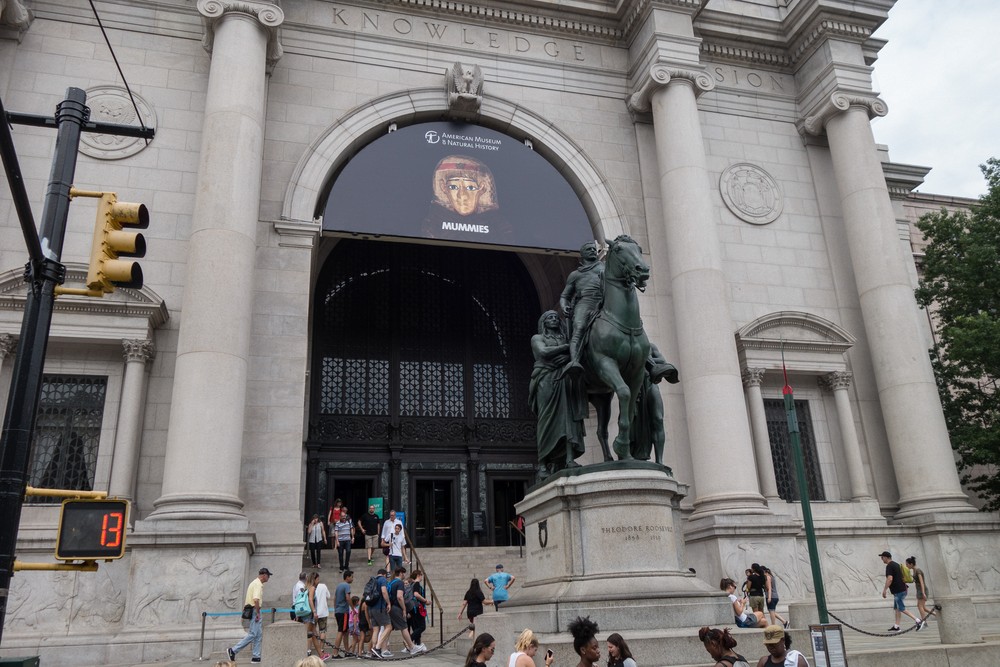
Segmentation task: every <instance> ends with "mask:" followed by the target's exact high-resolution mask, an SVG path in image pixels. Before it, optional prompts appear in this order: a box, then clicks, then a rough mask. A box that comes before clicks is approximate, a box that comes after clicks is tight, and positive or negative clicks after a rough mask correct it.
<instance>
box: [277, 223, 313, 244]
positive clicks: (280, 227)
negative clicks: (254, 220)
mask: <svg viewBox="0 0 1000 667" xmlns="http://www.w3.org/2000/svg"><path fill="white" fill-rule="evenodd" d="M271 226H272V227H273V228H274V232H275V233H276V234H277V235H278V245H279V246H281V247H282V248H307V249H311V248H313V247H314V246H315V245H316V240H317V239H318V238H319V237H320V233H321V232H322V230H321V229H320V224H319V222H318V221H313V222H303V221H299V220H272V221H271Z"/></svg>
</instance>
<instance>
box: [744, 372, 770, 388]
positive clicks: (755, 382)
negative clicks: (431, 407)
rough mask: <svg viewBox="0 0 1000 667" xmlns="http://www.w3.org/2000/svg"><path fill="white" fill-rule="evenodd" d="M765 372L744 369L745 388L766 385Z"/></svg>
mask: <svg viewBox="0 0 1000 667" xmlns="http://www.w3.org/2000/svg"><path fill="white" fill-rule="evenodd" d="M764 372H765V369H763V368H744V369H743V374H742V378H743V386H744V387H759V386H760V385H762V384H763V383H764Z"/></svg>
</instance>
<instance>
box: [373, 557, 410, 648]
mask: <svg viewBox="0 0 1000 667" xmlns="http://www.w3.org/2000/svg"><path fill="white" fill-rule="evenodd" d="M392 574H393V578H392V581H391V582H390V583H389V586H388V589H387V590H386V593H387V595H388V599H389V624H390V625H389V631H388V632H386V633H385V635H384V636H382V635H380V637H379V649H380V650H381V652H382V655H383V656H384V655H385V649H386V647H387V646H388V645H389V635H391V634H392V631H393V630H399V632H400V634H401V635H403V644H405V646H406V648H404V649H403V653H410V654H412V653H413V651H414V645H413V640H412V639H410V630H409V628H407V625H406V599H405V589H406V584H405V582H404V581H403V577H404V576H405V575H406V568H405V567H397V568H396V569H395V570H394V571H393V573H392Z"/></svg>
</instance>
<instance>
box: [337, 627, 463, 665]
mask: <svg viewBox="0 0 1000 667" xmlns="http://www.w3.org/2000/svg"><path fill="white" fill-rule="evenodd" d="M475 628H476V626H474V625H471V624H470V625H467V626H465V627H464V628H462V629H461V630H459V631H458V632H456V633H455V634H454V636H452V637H451V638H449V639H446V640H445V641H443V642H441V644H440V645H438V646H435V647H434V648H432V649H429V650H427V651H421V652H420V653H417V654H416V655H409V654H407V655H396V654H395V653H394V654H393V655H392V657H389V658H380V657H378V656H377V655H374V654H371V655H367V656H366V655H358V654H357V653H352V652H351V651H339V653H340V655H343V656H344V657H345V658H357V659H360V660H377V661H381V662H399V661H401V660H409V659H411V658H419V657H422V656H425V655H430V654H431V653H434V652H435V651H440V650H441V649H443V648H444V647H445V646H447V645H448V644H450V643H452V642H453V641H455V640H456V639H458V638H459V637H461V636H462V635H464V634H465V633H466V632H468V631H469V630H474V629H475ZM377 630H378V629H377V628H372V632H373V639H374V638H376V637H377V634H378V632H377ZM323 644H324V645H325V646H328V647H330V648H332V649H336V647H335V646H334V645H333V644H331V643H330V642H328V641H326V640H324V641H323Z"/></svg>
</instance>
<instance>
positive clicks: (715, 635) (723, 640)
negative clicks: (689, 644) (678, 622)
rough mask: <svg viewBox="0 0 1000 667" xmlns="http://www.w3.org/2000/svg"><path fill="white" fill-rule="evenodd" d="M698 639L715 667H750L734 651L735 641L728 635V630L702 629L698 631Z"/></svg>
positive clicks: (745, 660)
mask: <svg viewBox="0 0 1000 667" xmlns="http://www.w3.org/2000/svg"><path fill="white" fill-rule="evenodd" d="M698 639H700V640H701V643H702V644H704V645H705V650H706V651H708V654H709V655H710V656H712V660H715V667H750V663H748V662H747V659H746V658H744V657H743V656H742V655H740V654H739V653H737V652H736V651H734V650H733V649H734V648H736V640H735V639H733V636H732V635H731V634H729V628H724V629H722V630H720V629H718V628H710V627H708V626H706V627H703V628H702V629H701V630H699V631H698Z"/></svg>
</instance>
